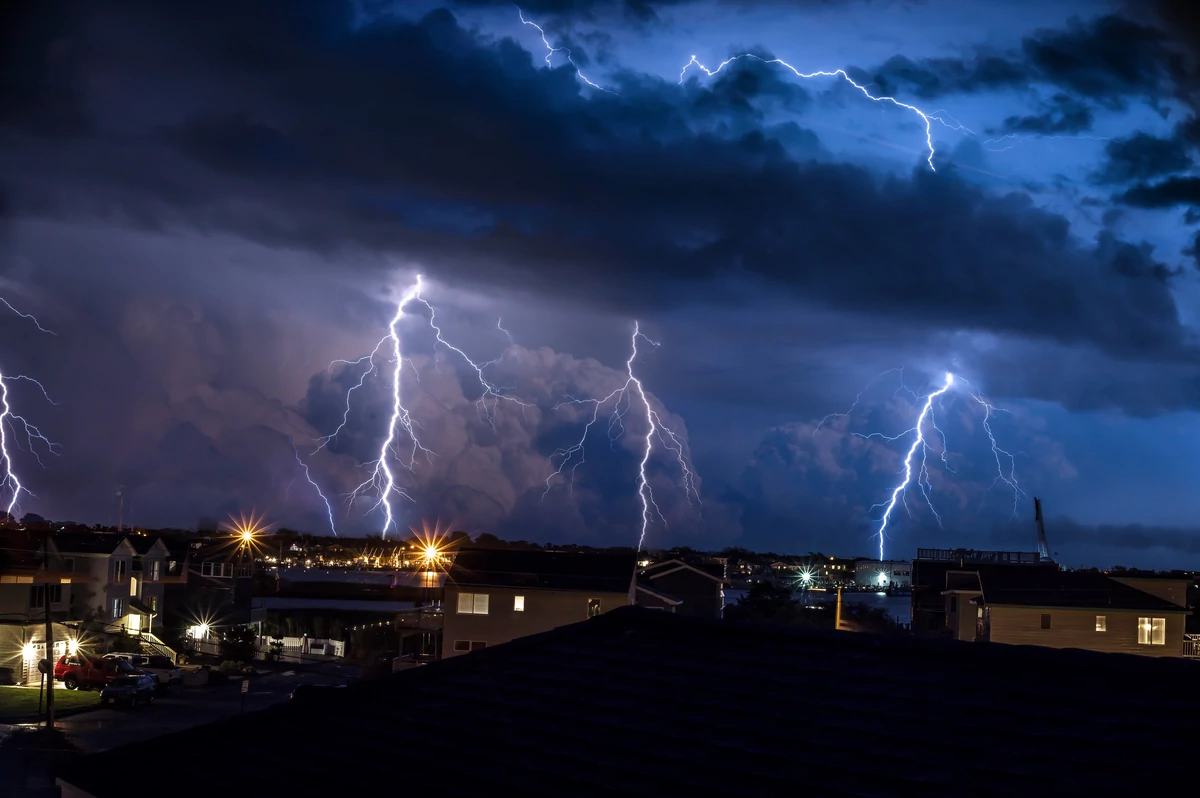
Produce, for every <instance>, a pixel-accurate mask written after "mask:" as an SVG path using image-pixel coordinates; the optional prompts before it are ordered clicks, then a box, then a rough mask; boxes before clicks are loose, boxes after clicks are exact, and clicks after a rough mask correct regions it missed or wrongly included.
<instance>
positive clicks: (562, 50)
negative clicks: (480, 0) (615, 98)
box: [517, 6, 616, 94]
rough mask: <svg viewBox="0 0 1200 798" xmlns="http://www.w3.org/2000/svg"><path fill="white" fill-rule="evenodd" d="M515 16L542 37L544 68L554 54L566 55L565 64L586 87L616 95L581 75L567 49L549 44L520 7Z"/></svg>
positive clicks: (540, 30)
mask: <svg viewBox="0 0 1200 798" xmlns="http://www.w3.org/2000/svg"><path fill="white" fill-rule="evenodd" d="M517 16H518V17H520V18H521V23H522V24H523V25H528V26H529V27H531V28H534V29H535V30H537V32H538V35H539V36H541V37H542V44H544V45H546V66H547V67H549V66H550V65H551V64H550V59H551V57H552V56H553V55H554V54H555V53H563V54H564V55H566V58H567V62H568V63H569V64H570V65H571V66H572V67H574V68H575V75H576V77H578V78H579V79H580V80H582V81H583V82H584V83H586V84H587V85H589V86H591V87H592V88H593V89H599V90H600V91H602V92H606V93H608V94H615V93H616V92H613V91H609V90H608V89H606V88H604V87H603V86H601V85H600V84H599V83H593V82H592V81H590V80H588V78H587V76H586V75H584V74H583V71H582V70H580V68H579V65H578V64H576V63H575V59H574V58H572V57H571V50H570V49H569V48H567V47H555V46H554V45H552V44H550V41H549V40H548V39H547V38H546V31H544V30H542V26H541V25H538V24H537V23H536V22H531V21H530V20H527V19H525V13H524V12H523V11H521V7H520V6H517Z"/></svg>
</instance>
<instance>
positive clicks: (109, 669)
mask: <svg viewBox="0 0 1200 798" xmlns="http://www.w3.org/2000/svg"><path fill="white" fill-rule="evenodd" d="M139 673H140V671H138V670H137V669H136V668H134V667H133V666H132V665H130V664H129V663H128V662H126V661H125V660H123V659H112V658H107V657H105V658H97V659H92V658H91V657H88V656H86V655H84V654H64V655H62V656H61V657H59V658H58V662H57V663H55V665H54V680H55V681H59V682H62V683H63V686H64V687H66V688H67V689H68V690H74V689H76V688H78V687H106V686H107V685H109V684H111V683H112V681H113V679H116V678H117V677H118V676H135V675H137V674H139Z"/></svg>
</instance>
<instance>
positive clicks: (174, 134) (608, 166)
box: [9, 2, 1187, 358]
mask: <svg viewBox="0 0 1200 798" xmlns="http://www.w3.org/2000/svg"><path fill="white" fill-rule="evenodd" d="M124 9H125V10H124V11H123V12H121V13H117V12H113V14H114V16H112V17H106V16H104V14H103V12H100V11H97V12H96V14H97V15H98V16H96V17H95V18H94V28H93V29H90V30H92V31H93V32H94V31H95V30H103V31H105V32H106V35H111V36H115V35H117V31H118V30H119V31H120V35H121V36H123V37H124V38H119V39H113V40H109V41H107V48H108V49H107V51H106V57H107V59H108V60H107V61H106V67H107V69H108V70H109V71H110V74H115V75H120V76H121V78H122V80H124V81H128V85H129V87H130V91H133V92H134V93H136V88H135V87H136V86H137V85H139V84H138V80H139V76H144V75H146V74H148V73H150V72H153V73H154V74H155V77H156V81H162V80H167V79H168V78H169V80H168V83H167V85H168V86H170V85H172V84H174V83H177V84H178V85H179V86H181V87H182V86H188V87H190V88H191V89H192V91H191V92H190V93H188V92H175V93H172V95H171V96H172V98H173V101H174V102H178V103H179V104H180V107H179V108H178V109H177V110H176V111H175V112H174V114H173V115H174V116H177V117H178V116H182V117H183V118H184V119H183V121H181V122H163V123H159V124H156V125H153V126H152V127H151V128H150V129H149V130H147V131H145V133H144V134H143V135H142V136H141V137H137V138H134V139H132V140H131V139H129V138H128V134H124V138H116V137H102V136H99V135H97V136H96V137H93V138H92V139H90V140H89V141H87V142H86V143H85V144H84V145H81V146H80V147H79V148H77V150H76V152H75V153H74V155H73V156H70V155H69V156H66V157H64V155H63V153H62V152H60V151H56V152H55V154H54V157H49V156H48V154H47V152H46V151H45V150H39V147H38V144H37V142H31V141H30V140H28V139H26V140H24V141H23V147H24V148H25V149H23V150H21V151H18V153H13V154H10V159H11V160H10V161H9V165H10V166H11V167H12V168H11V169H10V172H11V173H12V174H13V175H14V182H16V183H17V184H18V185H19V186H20V188H21V194H20V196H21V199H22V201H23V206H22V208H21V209H20V210H23V211H25V212H31V211H34V210H36V211H37V212H40V213H51V214H64V213H67V212H68V211H71V212H76V213H77V212H79V208H78V206H77V205H76V204H75V203H77V194H75V193H73V192H72V190H71V188H72V186H73V185H76V184H79V183H84V184H87V185H89V186H90V187H91V189H92V190H91V191H90V192H89V194H88V196H89V199H90V201H92V202H98V201H103V202H105V203H107V207H106V208H105V212H106V213H107V214H112V213H113V212H114V211H118V212H119V213H120V214H121V215H123V216H124V217H125V218H127V219H133V220H142V223H144V224H149V225H153V226H161V225H178V224H190V225H198V226H201V227H203V228H216V229H222V228H224V229H228V230H232V231H235V232H239V233H242V234H245V235H248V236H250V237H252V238H256V239H258V240H262V241H268V242H278V243H286V244H307V245H309V246H314V247H324V248H332V247H344V246H366V247H370V248H379V249H384V250H399V251H402V252H404V253H406V254H408V255H410V256H413V257H420V258H425V259H428V260H432V261H435V262H438V263H439V264H441V263H444V264H445V267H446V268H447V269H448V270H457V273H458V276H459V277H460V278H468V279H472V280H477V281H492V282H495V281H505V282H509V283H517V284H524V285H526V286H529V287H533V286H536V287H537V288H538V290H540V291H547V290H548V291H551V292H562V293H566V292H569V293H572V294H574V295H575V296H577V297H587V298H589V299H590V300H592V301H599V302H606V303H608V304H609V306H610V307H620V308H622V310H623V311H624V312H630V311H637V310H639V309H642V308H646V307H649V306H658V307H661V306H663V305H671V304H675V303H678V302H680V301H682V300H681V298H683V299H684V300H694V299H696V298H704V295H705V293H708V294H710V297H709V298H711V294H712V292H711V290H709V289H706V286H707V285H708V284H709V283H710V282H711V281H712V280H714V279H715V278H717V277H719V276H724V275H729V274H740V275H743V276H745V277H748V278H751V279H754V280H758V281H761V282H765V283H766V284H768V285H771V286H774V287H776V288H778V289H782V290H786V291H790V292H792V293H793V294H794V295H796V296H804V297H807V298H810V299H813V300H823V301H825V302H827V303H830V304H832V305H833V306H835V307H841V308H845V309H848V310H854V311H856V312H865V313H875V314H883V315H886V316H891V317H895V318H898V319H908V320H914V321H916V322H917V323H921V324H933V325H950V326H956V325H957V326H964V327H967V328H972V329H989V330H994V331H998V332H1006V333H1013V334H1018V335H1028V336H1035V337H1037V336H1040V337H1047V338H1051V339H1055V340H1059V341H1066V342H1075V343H1090V344H1094V345H1096V346H1099V347H1101V348H1104V349H1106V350H1108V351H1110V352H1114V353H1117V354H1120V355H1122V356H1137V357H1151V358H1156V357H1178V356H1179V355H1180V354H1181V352H1182V351H1183V349H1184V347H1185V345H1186V344H1187V342H1186V341H1185V335H1184V332H1183V329H1182V327H1181V325H1180V323H1179V320H1178V317H1177V315H1176V312H1175V309H1174V304H1173V301H1172V299H1171V295H1170V291H1169V288H1168V286H1167V285H1166V283H1165V281H1164V280H1163V279H1162V276H1163V275H1164V274H1165V273H1167V271H1168V270H1167V269H1166V267H1165V266H1164V265H1163V264H1161V263H1158V262H1157V261H1156V260H1155V258H1154V257H1153V255H1152V253H1151V252H1150V251H1149V250H1148V249H1147V248H1145V247H1141V246H1136V245H1134V244H1131V243H1126V242H1121V241H1117V240H1115V239H1112V238H1111V237H1109V238H1105V239H1103V240H1100V241H1098V242H1097V243H1096V244H1095V245H1093V246H1080V245H1078V244H1077V243H1076V242H1075V241H1074V239H1073V238H1072V236H1071V234H1070V225H1069V223H1068V222H1067V221H1066V219H1064V218H1063V217H1061V216H1058V215H1056V214H1053V213H1049V212H1047V211H1044V210H1040V209H1038V208H1036V207H1035V206H1034V205H1033V203H1032V202H1031V201H1030V200H1029V198H1028V197H1026V196H1024V195H1021V194H1012V195H1009V196H1003V197H996V196H991V195H989V194H987V193H986V192H985V191H984V190H983V189H980V188H976V187H973V186H971V185H969V184H967V183H966V182H964V181H962V180H960V179H958V178H957V177H956V176H955V175H954V173H953V170H952V169H944V170H942V171H940V172H938V173H937V174H931V173H929V171H928V169H927V168H926V167H925V166H924V164H923V163H918V165H917V166H916V168H915V171H914V173H913V175H912V176H911V177H908V178H880V177H877V176H875V175H873V174H871V173H870V172H868V171H866V170H865V169H862V168H859V167H855V166H849V165H835V164H829V163H818V162H802V161H797V160H795V159H794V155H793V154H792V152H791V151H790V150H789V149H788V148H786V147H785V146H784V145H783V144H782V143H781V142H780V140H779V139H777V138H776V137H775V136H776V135H779V136H780V138H783V135H784V134H785V133H787V134H788V135H792V136H793V137H794V136H795V135H796V132H795V130H794V126H792V127H791V128H782V129H768V130H767V131H766V132H765V133H764V132H762V131H759V130H757V129H750V130H745V129H739V122H738V120H739V119H742V120H747V121H748V120H755V119H757V118H758V116H757V114H758V113H759V109H761V108H762V107H763V104H769V103H772V102H782V103H790V104H793V105H795V104H803V103H804V102H805V101H806V97H807V95H806V94H804V93H803V92H802V91H800V90H799V89H797V88H796V87H795V86H794V85H792V84H789V83H787V82H784V81H781V80H780V78H779V77H778V76H777V75H774V76H769V75H767V74H766V73H764V72H762V71H761V70H755V69H753V68H751V69H749V70H746V71H745V72H744V73H740V72H739V73H732V74H731V75H730V76H729V77H727V78H726V79H724V80H723V81H718V82H717V83H716V84H715V88H709V87H706V86H702V85H700V84H698V83H695V82H689V83H688V84H686V85H685V86H683V87H677V86H674V85H673V84H671V83H669V82H665V81H661V80H658V79H653V78H647V77H639V76H635V75H628V74H627V75H625V76H624V77H623V78H622V83H621V85H619V86H618V88H619V89H620V91H621V94H620V96H608V95H602V94H601V95H597V94H596V93H594V92H593V93H592V95H593V96H591V97H585V96H583V94H581V92H582V90H581V88H580V84H579V82H578V81H577V79H576V78H575V76H574V74H573V73H572V72H571V70H570V69H568V68H563V69H555V70H546V69H542V68H540V61H535V60H534V59H533V58H531V56H530V55H529V54H528V53H527V52H525V51H523V50H521V49H519V48H518V47H516V46H515V45H514V44H513V43H512V42H510V41H508V40H502V41H500V42H498V43H496V44H494V45H493V44H490V43H488V42H486V41H481V40H479V39H478V38H476V36H475V35H474V34H472V33H470V32H468V31H465V30H463V29H462V28H460V27H459V26H458V24H457V23H456V21H455V19H454V18H453V17H452V16H451V15H450V14H449V13H447V12H444V11H443V12H436V13H433V14H430V15H429V16H428V17H426V18H424V19H423V20H421V21H420V22H418V23H407V22H398V21H387V22H380V23H378V24H376V25H372V26H368V27H366V28H362V29H357V30H354V29H351V28H350V27H349V24H350V19H351V17H350V14H349V11H348V10H347V8H342V10H341V11H338V6H336V5H335V4H327V3H320V4H316V5H309V4H305V3H300V2H288V3H282V4H278V5H277V6H276V7H271V6H270V5H269V4H255V5H254V6H253V7H252V8H251V9H250V10H247V7H246V6H244V5H242V4H234V5H233V6H230V7H228V8H226V7H223V6H221V4H215V5H214V4H205V5H204V6H202V7H199V6H196V7H194V6H189V5H187V4H169V5H158V4H154V5H149V4H140V3H129V4H126V5H125V6H124ZM215 20H225V21H223V22H222V23H220V24H218V23H217V22H216V21H215ZM229 20H236V21H237V24H233V23H232V22H229ZM116 22H120V26H119V28H118V27H116V25H115V23H116ZM280 31H282V32H283V33H282V34H281V33H280ZM88 35H89V34H87V33H84V34H81V39H82V41H83V43H85V44H88V45H90V46H98V44H97V43H96V42H94V41H92V40H90V39H88ZM162 41H170V42H172V44H173V46H172V47H171V48H170V49H169V51H167V50H164V49H162V48H160V47H157V46H154V49H153V56H154V60H153V63H154V67H153V69H152V68H151V64H150V63H144V62H142V61H141V60H139V59H140V58H142V57H144V56H145V55H146V54H145V52H143V50H141V49H139V47H138V46H135V45H134V44H133V43H134V42H152V43H153V42H162ZM126 45H128V46H126ZM147 46H150V45H147ZM85 49H86V48H85ZM214 58H219V59H220V60H216V61H214V60H211V59H214ZM234 74H237V75H239V76H240V80H239V82H238V84H237V86H236V88H235V89H234V90H232V92H231V93H230V94H228V95H225V94H213V92H212V91H209V90H208V89H207V88H206V87H207V86H210V85H217V84H219V83H221V82H222V81H224V80H225V79H226V77H227V76H230V75H234ZM156 85H157V84H156ZM157 88H158V89H159V90H161V85H157ZM248 109H253V110H248ZM722 114H724V115H725V116H726V117H727V119H726V121H725V122H724V123H723V124H717V122H716V121H715V120H716V119H717V118H718V117H719V116H721V115H722ZM745 127H747V126H746V125H743V128H745ZM748 127H750V128H757V125H753V126H748ZM809 135H811V134H809ZM46 170H49V171H48V172H47V171H46ZM98 197H103V200H99V199H98ZM431 207H434V208H436V207H442V208H444V209H445V211H444V213H442V214H441V221H437V222H435V221H433V220H432V218H431V217H430V215H429V209H430V208H431ZM418 211H419V213H418ZM455 219H457V221H456V222H455V221H454V220H455ZM464 234H466V237H465V238H464ZM688 284H690V285H691V288H690V289H688V288H687V286H688ZM1030 284H1038V285H1040V286H1042V290H1040V291H1039V292H1037V293H1036V294H1035V295H1034V296H1032V297H1031V296H1030V295H1029V292H1028V291H1027V290H1026V286H1028V285H1030ZM631 286H632V287H636V290H634V291H631V290H630V289H631ZM721 296H724V293H722V294H721Z"/></svg>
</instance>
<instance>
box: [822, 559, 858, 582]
mask: <svg viewBox="0 0 1200 798" xmlns="http://www.w3.org/2000/svg"><path fill="white" fill-rule="evenodd" d="M855 562H856V561H855V560H853V559H849V558H845V557H820V558H818V559H815V560H814V561H813V569H814V570H815V571H816V574H814V575H815V576H816V578H817V581H819V582H826V583H829V584H835V585H836V584H846V583H849V582H853V581H854V565H855Z"/></svg>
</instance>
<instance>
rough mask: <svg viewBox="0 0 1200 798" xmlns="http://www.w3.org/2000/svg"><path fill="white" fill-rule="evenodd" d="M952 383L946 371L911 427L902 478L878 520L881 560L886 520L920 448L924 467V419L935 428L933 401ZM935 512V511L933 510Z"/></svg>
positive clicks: (923, 488) (907, 479)
mask: <svg viewBox="0 0 1200 798" xmlns="http://www.w3.org/2000/svg"><path fill="white" fill-rule="evenodd" d="M953 384H954V375H953V374H950V373H949V372H947V373H946V382H945V383H944V384H943V385H942V387H941V388H938V389H937V390H936V391H934V392H933V393H930V394H928V395H927V396H926V397H925V404H924V405H922V406H921V414H920V415H919V416H917V423H916V425H915V426H914V427H913V430H915V431H916V433H917V436H916V439H915V440H913V443H912V446H910V447H909V449H908V454H907V455H906V456H905V458H904V480H903V481H902V482H901V483H900V484H899V485H897V486H896V487H895V489H894V490H893V491H892V497H891V499H890V500H889V501H888V502H887V505H886V506H885V507H884V510H883V517H882V518H881V519H880V520H879V531H878V532H877V533H876V534H878V535H879V559H880V560H881V561H882V560H883V541H884V538H885V537H886V534H887V525H888V521H890V520H891V517H892V511H893V510H895V509H896V502H897V501H898V500H899V499H900V496H901V495H902V494H903V493H904V491H905V490H907V489H908V484H909V482H911V481H912V476H913V462H912V460H913V456H914V455H916V453H917V450H918V449H920V450H921V453H922V456H921V460H922V463H921V468H922V470H923V471H924V469H925V464H924V459H925V457H924V454H925V451H926V450H927V448H928V447H927V446H926V444H925V424H926V421H927V420H928V423H929V424H930V425H931V426H933V427H934V428H935V429H936V427H937V425H936V424H934V423H933V420H932V418H931V416H932V415H933V402H934V400H935V399H937V398H938V397H939V396H941V395H942V394H944V393H946V391H948V390H950V386H952V385H953ZM939 434H940V431H939ZM918 482H920V477H918ZM921 492H922V493H925V483H921ZM925 499H926V501H929V495H928V494H927V493H925ZM929 506H930V509H932V508H933V504H932V502H931V503H930V505H929ZM935 514H936V511H935ZM938 520H939V522H940V521H941V518H940V516H939V518H938Z"/></svg>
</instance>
